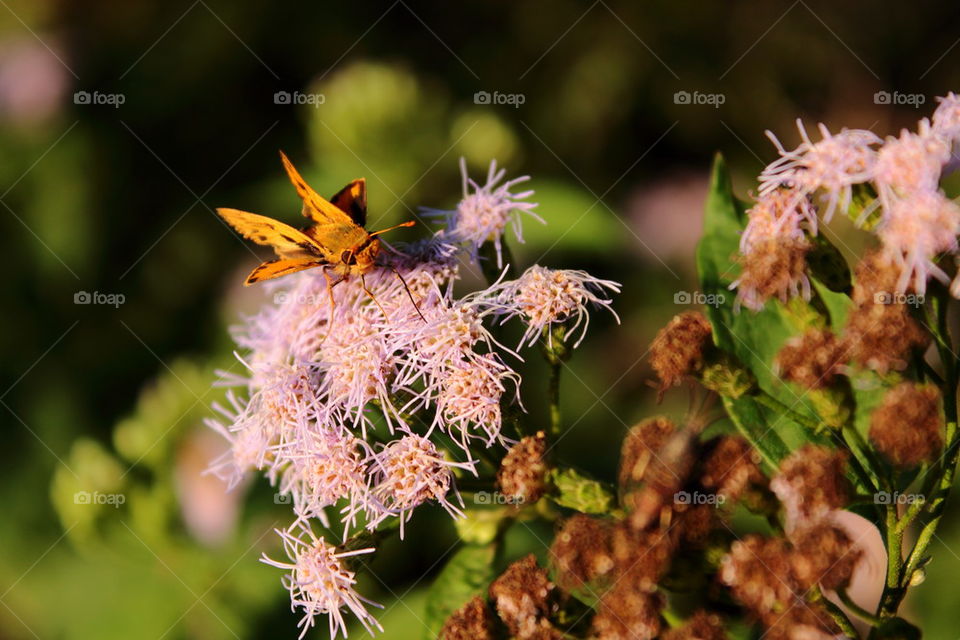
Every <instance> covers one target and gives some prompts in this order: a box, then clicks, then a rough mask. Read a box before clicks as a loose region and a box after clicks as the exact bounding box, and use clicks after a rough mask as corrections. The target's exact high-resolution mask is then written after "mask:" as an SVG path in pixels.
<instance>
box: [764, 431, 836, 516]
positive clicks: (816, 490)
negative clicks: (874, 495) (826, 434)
mask: <svg viewBox="0 0 960 640" xmlns="http://www.w3.org/2000/svg"><path fill="white" fill-rule="evenodd" d="M845 467H846V456H845V455H844V454H843V453H842V452H840V451H836V450H833V449H828V448H826V447H821V446H817V445H812V444H807V445H804V446H803V447H801V448H800V449H797V450H796V451H794V452H793V453H792V454H790V455H789V456H788V457H787V458H786V459H784V460H783V462H781V463H780V471H779V472H778V473H777V475H776V476H774V478H773V480H771V481H770V489H771V490H772V491H773V492H774V493H775V494H776V495H777V498H779V499H780V502H782V503H783V505H784V507H785V508H786V510H787V521H788V523H789V524H788V526H793V525H796V526H803V525H805V524H807V525H809V524H813V523H814V522H816V521H818V520H820V519H821V518H823V517H824V516H825V515H826V514H827V513H828V512H830V511H832V510H834V509H840V508H842V507H844V506H846V504H847V503H848V502H849V498H850V483H849V482H848V481H847V478H846V476H845V475H844V469H845Z"/></svg>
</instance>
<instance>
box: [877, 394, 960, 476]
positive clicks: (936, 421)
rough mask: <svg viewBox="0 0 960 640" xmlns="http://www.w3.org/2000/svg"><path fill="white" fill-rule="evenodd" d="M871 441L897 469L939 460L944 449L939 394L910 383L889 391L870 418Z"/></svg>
mask: <svg viewBox="0 0 960 640" xmlns="http://www.w3.org/2000/svg"><path fill="white" fill-rule="evenodd" d="M870 441H871V442H872V443H873V446H874V447H876V448H877V451H879V452H880V453H882V454H883V455H884V457H886V458H887V459H888V460H889V461H890V462H891V463H892V464H893V465H895V466H897V467H901V468H909V467H914V466H916V465H918V464H920V463H921V462H930V461H932V460H934V459H936V457H937V455H938V454H939V453H940V452H941V451H942V450H943V417H942V415H941V413H940V391H939V390H938V389H937V388H936V387H934V386H932V385H923V386H921V385H915V384H912V383H910V382H904V383H901V384H899V385H897V386H896V387H894V388H893V389H891V390H890V391H888V392H887V394H886V395H885V396H884V397H883V401H882V402H881V404H880V406H879V407H878V408H877V409H876V410H875V411H874V412H873V415H872V416H871V417H870Z"/></svg>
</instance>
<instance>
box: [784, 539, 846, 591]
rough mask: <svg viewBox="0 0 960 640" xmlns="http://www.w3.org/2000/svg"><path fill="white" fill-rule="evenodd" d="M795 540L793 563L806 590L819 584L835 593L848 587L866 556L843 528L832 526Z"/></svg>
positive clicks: (792, 555)
mask: <svg viewBox="0 0 960 640" xmlns="http://www.w3.org/2000/svg"><path fill="white" fill-rule="evenodd" d="M792 540H793V546H794V550H793V553H792V554H791V559H790V564H791V567H792V569H793V575H794V576H795V577H796V579H797V582H798V583H799V584H800V586H801V587H802V588H803V589H804V590H806V589H809V588H810V587H812V586H813V585H815V584H820V585H821V586H823V588H825V589H832V590H836V589H840V588H843V587H846V586H847V584H848V583H849V582H850V576H852V575H853V569H854V567H855V566H856V564H857V562H858V561H859V560H860V557H861V555H862V554H863V551H862V550H860V549H858V548H855V547H854V546H853V541H852V540H851V539H850V536H848V535H847V533H846V532H845V531H844V530H843V529H841V528H839V527H837V526H835V525H832V524H828V523H822V524H818V525H814V526H812V527H808V528H806V529H803V530H801V531H799V532H796V533H795V534H794V535H793V537H792Z"/></svg>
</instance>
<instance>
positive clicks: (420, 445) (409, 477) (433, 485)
mask: <svg viewBox="0 0 960 640" xmlns="http://www.w3.org/2000/svg"><path fill="white" fill-rule="evenodd" d="M455 466H461V467H464V466H465V467H467V468H469V465H458V464H457V463H452V462H449V461H447V460H445V459H444V458H443V456H442V454H441V453H440V452H439V451H438V450H437V447H436V445H435V444H433V442H431V441H430V440H428V439H426V438H424V437H422V436H418V435H415V434H410V435H406V436H403V437H402V438H399V439H397V440H393V441H392V442H389V443H388V444H387V445H386V446H385V447H384V448H383V449H382V450H381V451H380V452H378V453H377V455H376V456H375V457H374V459H373V461H372V462H371V464H370V467H371V472H372V477H373V495H374V497H376V499H377V500H378V501H379V502H380V503H381V504H382V505H383V513H382V515H381V517H380V520H382V519H383V518H384V517H386V516H387V515H394V516H398V517H399V518H400V536H401V537H403V533H404V524H405V523H406V521H407V520H409V519H410V515H411V512H412V511H413V509H415V508H416V507H418V506H420V505H421V504H423V503H424V502H427V501H429V500H434V501H436V502H438V503H440V504H441V505H442V506H443V508H444V509H446V510H447V511H448V512H449V513H450V514H451V515H454V516H460V515H462V512H461V511H460V509H458V508H457V506H456V505H454V504H453V503H452V502H451V501H450V500H449V499H448V494H449V493H450V491H451V489H452V487H453V472H452V470H451V468H452V467H455ZM453 491H454V493H455V499H457V500H458V501H459V502H460V504H461V506H462V505H463V502H462V500H459V498H460V495H459V494H458V493H456V490H455V489H454V490H453ZM375 523H376V520H374V521H373V522H372V523H371V526H374V525H375Z"/></svg>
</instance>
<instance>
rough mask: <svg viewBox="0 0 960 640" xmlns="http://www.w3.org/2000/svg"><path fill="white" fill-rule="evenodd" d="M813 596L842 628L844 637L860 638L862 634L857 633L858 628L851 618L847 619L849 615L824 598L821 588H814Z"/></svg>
mask: <svg viewBox="0 0 960 640" xmlns="http://www.w3.org/2000/svg"><path fill="white" fill-rule="evenodd" d="M813 596H814V597H813V600H814V601H818V602H820V604H822V605H823V608H824V609H826V610H827V613H829V614H830V617H831V618H833V621H834V622H836V623H837V626H838V627H840V631H842V632H843V635H845V636H847V637H848V638H859V637H860V634H858V633H857V630H856V628H855V627H854V626H853V623H852V622H850V618H848V617H847V614H845V613H844V612H843V609H841V608H840V607H838V606H837V605H836V604H834V603H833V602H831V601H830V600H827V599H826V598H824V597H823V594H822V593H821V592H820V588H819V587H814V593H813Z"/></svg>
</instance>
